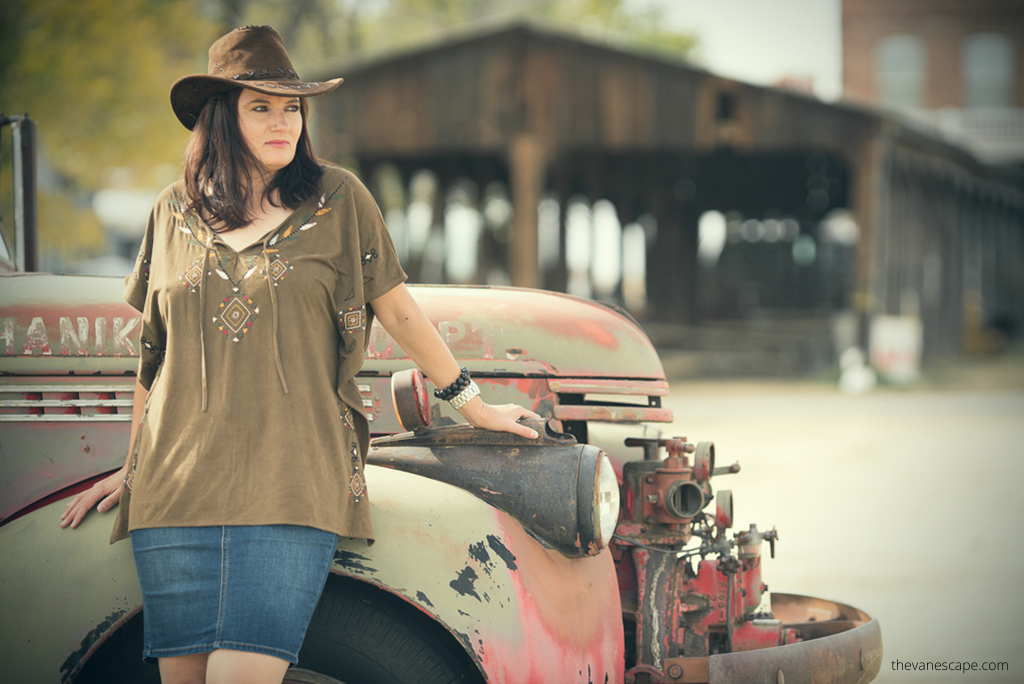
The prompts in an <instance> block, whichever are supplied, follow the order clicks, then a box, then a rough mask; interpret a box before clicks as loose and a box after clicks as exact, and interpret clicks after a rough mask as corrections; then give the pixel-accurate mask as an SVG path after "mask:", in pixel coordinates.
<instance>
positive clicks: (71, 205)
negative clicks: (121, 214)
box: [39, 191, 106, 262]
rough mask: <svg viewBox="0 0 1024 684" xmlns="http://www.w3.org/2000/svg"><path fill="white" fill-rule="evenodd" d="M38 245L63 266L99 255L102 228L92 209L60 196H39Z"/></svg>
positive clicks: (41, 194) (101, 249) (46, 194)
mask: <svg viewBox="0 0 1024 684" xmlns="http://www.w3.org/2000/svg"><path fill="white" fill-rule="evenodd" d="M39 244H40V245H41V246H43V247H45V248H46V249H48V250H54V251H56V252H57V253H58V254H59V255H60V257H61V259H63V260H64V261H65V262H67V261H71V260H74V259H81V258H83V257H91V256H95V255H97V254H100V253H102V251H103V248H104V247H105V245H106V240H105V239H104V235H103V227H102V226H101V225H100V222H99V219H97V218H96V214H95V213H93V211H92V208H91V207H90V206H89V205H87V204H83V203H81V202H76V201H75V200H74V198H72V197H69V196H68V195H66V194H64V193H60V192H47V191H40V192H39Z"/></svg>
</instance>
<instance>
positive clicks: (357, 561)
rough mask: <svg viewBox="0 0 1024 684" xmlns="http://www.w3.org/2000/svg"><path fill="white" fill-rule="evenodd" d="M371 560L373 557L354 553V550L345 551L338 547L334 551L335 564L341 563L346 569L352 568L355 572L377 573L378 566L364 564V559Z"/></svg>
mask: <svg viewBox="0 0 1024 684" xmlns="http://www.w3.org/2000/svg"><path fill="white" fill-rule="evenodd" d="M370 560H371V559H369V558H367V557H366V556H360V555H359V554H358V553H354V552H352V551H343V550H341V549H336V550H335V551H334V564H335V565H340V566H341V567H343V568H345V569H346V570H352V571H353V572H358V573H371V574H373V573H376V572H377V568H373V567H370V566H369V565H364V561H365V562H367V563H368V562H370Z"/></svg>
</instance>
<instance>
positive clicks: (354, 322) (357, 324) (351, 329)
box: [338, 306, 366, 333]
mask: <svg viewBox="0 0 1024 684" xmlns="http://www.w3.org/2000/svg"><path fill="white" fill-rule="evenodd" d="M338 316H339V320H340V322H341V331H342V332H344V333H355V332H359V331H361V330H365V329H366V309H365V308H364V307H362V306H353V307H352V308H351V309H345V310H344V311H339V312H338Z"/></svg>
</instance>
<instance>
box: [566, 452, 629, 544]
mask: <svg viewBox="0 0 1024 684" xmlns="http://www.w3.org/2000/svg"><path fill="white" fill-rule="evenodd" d="M576 501H577V504H578V506H579V518H578V519H579V528H580V529H579V536H580V543H581V544H583V545H584V547H585V548H587V549H588V550H590V551H593V552H596V551H599V550H600V549H603V548H604V547H606V546H608V542H610V541H611V539H612V533H613V532H615V525H616V523H618V521H619V481H618V480H617V479H616V477H615V470H614V469H613V468H612V462H611V460H609V458H608V455H607V454H605V453H604V452H603V451H601V450H600V449H598V448H597V447H594V446H585V447H584V448H583V453H582V454H581V457H580V474H579V494H578V497H577V500H576ZM588 555H589V554H588Z"/></svg>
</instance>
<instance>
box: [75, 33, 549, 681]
mask: <svg viewBox="0 0 1024 684" xmlns="http://www.w3.org/2000/svg"><path fill="white" fill-rule="evenodd" d="M340 82H341V79H335V80H332V81H327V82H324V83H303V82H302V81H300V80H299V78H298V76H297V75H296V74H295V72H294V70H293V69H292V66H291V62H290V60H289V58H288V55H287V53H286V52H285V50H284V46H283V45H282V43H281V38H280V36H279V35H278V34H277V32H276V31H274V29H272V28H270V27H269V26H248V27H243V28H241V29H236V30H235V31H232V32H231V33H229V34H228V35H226V36H224V37H222V38H221V39H219V40H218V41H217V42H216V43H214V45H213V46H212V47H211V48H210V62H209V73H208V74H197V75H193V76H187V77H185V78H183V79H180V80H179V81H178V82H177V83H175V84H174V86H173V87H172V89H171V105H172V108H173V109H174V112H175V114H176V115H177V116H178V119H179V120H180V121H181V122H182V123H183V124H184V125H185V127H186V128H189V129H191V130H192V131H193V133H192V137H191V139H190V141H189V145H188V149H187V151H186V159H185V174H184V178H183V179H182V180H179V181H178V182H177V183H175V184H173V185H172V186H170V187H169V188H167V189H166V190H165V191H164V192H163V193H162V194H161V196H160V197H159V198H158V200H157V202H156V205H155V206H154V208H153V211H152V213H151V215H150V220H149V225H148V228H147V231H146V235H145V238H144V240H143V244H142V248H141V250H140V253H139V258H138V260H137V262H136V266H135V270H134V271H133V273H132V274H131V275H129V276H128V278H127V279H126V289H125V299H126V301H128V303H130V304H131V305H132V306H133V307H135V308H136V309H138V310H139V311H141V312H142V321H143V326H142V337H141V358H140V365H139V375H138V382H137V385H136V390H135V405H134V411H133V416H132V437H131V443H132V445H133V446H132V449H131V453H130V454H129V458H128V461H127V462H126V464H125V466H124V468H123V469H122V470H121V471H120V472H118V473H115V474H114V475H111V476H110V477H108V478H106V479H105V480H103V481H102V482H100V483H98V484H97V485H95V486H94V487H92V489H90V490H88V491H86V492H83V493H81V494H79V495H78V496H76V497H75V498H74V499H72V501H71V503H70V504H69V505H68V507H67V510H66V511H65V513H64V514H63V516H62V522H61V525H62V526H65V527H67V526H70V527H76V526H77V525H78V524H79V522H80V521H81V520H82V517H83V516H84V515H85V514H86V513H87V512H88V511H89V510H90V509H91V508H92V507H94V506H95V507H96V508H97V509H98V510H100V511H105V510H109V509H110V508H111V507H112V506H114V504H116V503H118V502H120V506H119V508H118V517H117V522H116V523H115V527H114V532H113V534H112V536H111V541H112V542H114V541H117V540H119V539H123V538H125V537H127V536H130V537H131V540H132V550H133V553H134V555H135V561H136V568H137V570H138V573H139V580H140V584H141V586H142V591H143V604H144V607H145V611H144V629H145V646H144V652H143V655H144V657H145V658H147V659H154V658H155V659H157V660H158V662H159V666H160V675H161V678H162V680H163V681H164V682H165V684H166V683H185V682H245V683H247V684H252V683H258V682H280V681H281V680H282V678H283V676H284V673H285V670H286V669H287V667H288V664H289V663H294V662H296V660H297V654H298V650H299V647H300V646H301V643H302V639H303V636H304V635H305V631H306V629H307V627H308V625H309V620H310V618H311V616H312V612H313V608H314V607H315V605H316V602H317V600H318V598H319V595H320V592H321V591H322V589H323V586H324V583H325V581H326V578H327V573H328V570H329V568H330V564H331V561H332V559H333V554H334V549H335V547H336V545H337V537H338V536H346V537H357V538H365V539H368V540H372V539H373V529H372V525H371V521H370V516H369V505H368V502H367V492H366V481H365V479H364V477H363V469H364V467H365V456H366V450H367V444H368V441H369V429H368V424H367V420H366V418H365V416H364V415H363V413H362V402H361V399H360V396H359V392H358V390H357V388H356V385H355V380H354V378H355V374H356V372H357V371H358V369H359V367H360V366H361V364H362V359H363V351H364V348H365V344H366V336H367V334H368V328H369V325H370V323H371V321H372V318H373V316H376V317H377V319H378V321H379V322H380V323H381V325H383V326H384V328H385V329H386V330H387V331H388V332H389V333H390V334H391V336H392V337H393V338H394V339H395V340H396V341H397V342H398V344H399V345H400V346H401V347H402V349H403V350H405V351H406V353H407V354H408V355H409V357H410V358H411V359H412V360H413V361H414V362H415V363H416V364H417V365H418V366H419V367H420V368H422V369H423V370H424V371H425V372H426V374H427V375H428V376H429V377H430V378H431V380H432V381H433V382H434V384H435V385H436V386H437V387H438V388H441V389H439V390H438V391H437V392H435V393H438V394H439V396H440V397H441V398H442V399H445V400H450V401H451V403H452V405H453V406H455V407H456V408H457V409H458V410H459V411H460V413H461V414H462V415H463V416H464V417H465V418H466V419H467V420H468V421H469V422H470V423H471V424H472V425H475V426H477V427H482V428H488V429H492V430H505V431H509V432H514V433H517V434H520V435H523V436H525V437H529V438H533V437H536V436H537V435H536V433H535V432H534V431H533V430H531V429H530V428H528V427H526V426H523V425H519V424H518V423H517V420H519V419H521V418H524V417H528V418H537V417H538V416H536V414H533V413H532V412H530V411H527V410H525V409H523V408H521V407H518V406H514V405H505V406H490V405H488V404H485V403H484V402H483V401H482V400H481V399H480V397H479V396H478V395H479V390H478V388H477V387H476V385H475V383H472V382H471V381H470V380H469V377H468V373H466V372H465V370H464V369H460V368H459V367H458V365H457V363H456V362H455V360H454V359H453V358H452V355H451V353H450V352H449V351H448V349H447V348H446V347H445V345H444V343H443V342H442V341H441V338H440V336H439V335H438V334H437V331H436V330H435V329H434V327H433V326H432V325H431V324H430V322H429V321H428V320H427V318H426V317H425V316H424V314H423V313H422V312H421V311H420V309H419V308H418V306H417V305H416V303H415V302H414V301H413V299H412V298H411V297H410V295H409V293H408V291H407V290H406V288H405V285H404V281H405V274H404V273H403V272H402V269H401V267H400V266H399V263H398V259H397V257H396V255H395V251H394V248H393V246H392V244H391V240H390V238H389V236H388V233H387V229H386V227H385V226H384V223H383V220H382V218H381V215H380V211H379V210H378V208H377V206H376V204H375V203H374V201H373V199H372V197H371V196H370V194H369V192H368V191H367V190H366V188H365V187H364V186H363V185H362V184H361V183H360V182H359V181H358V180H357V179H356V178H355V177H354V176H353V175H352V174H350V173H349V172H347V171H344V170H342V169H339V168H336V167H325V166H322V165H321V164H320V163H319V162H318V161H316V158H315V156H314V155H313V150H312V146H311V144H310V141H309V136H308V133H307V130H306V112H307V109H306V101H305V100H304V99H303V98H305V97H308V96H311V95H319V94H322V93H326V92H330V91H331V90H333V89H334V88H336V87H337V86H338V85H339V84H340Z"/></svg>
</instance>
